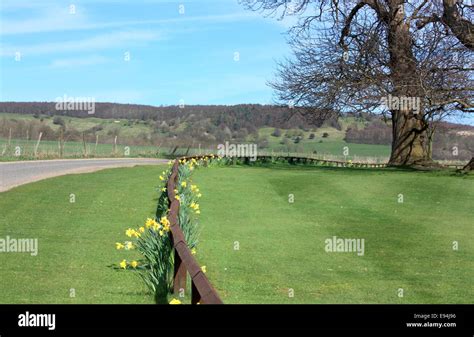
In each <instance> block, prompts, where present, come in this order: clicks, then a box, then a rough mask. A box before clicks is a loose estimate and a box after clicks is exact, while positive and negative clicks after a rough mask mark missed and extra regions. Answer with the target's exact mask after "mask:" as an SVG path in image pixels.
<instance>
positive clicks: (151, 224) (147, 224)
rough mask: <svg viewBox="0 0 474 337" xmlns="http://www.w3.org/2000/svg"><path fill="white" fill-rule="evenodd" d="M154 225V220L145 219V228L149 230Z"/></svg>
mask: <svg viewBox="0 0 474 337" xmlns="http://www.w3.org/2000/svg"><path fill="white" fill-rule="evenodd" d="M155 224H156V221H155V219H151V218H148V219H146V222H145V227H146V228H150V227H153V226H154V225H155Z"/></svg>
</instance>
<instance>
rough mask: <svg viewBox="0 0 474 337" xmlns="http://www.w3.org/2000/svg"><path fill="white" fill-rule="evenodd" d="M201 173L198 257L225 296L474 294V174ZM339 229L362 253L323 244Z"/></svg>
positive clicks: (303, 299) (329, 299)
mask: <svg viewBox="0 0 474 337" xmlns="http://www.w3.org/2000/svg"><path fill="white" fill-rule="evenodd" d="M194 181H195V182H196V183H197V184H198V185H199V186H200V188H201V191H202V194H203V197H202V200H201V202H200V203H201V209H202V214H201V223H202V233H201V242H200V244H199V245H198V259H199V260H200V263H201V264H202V265H206V266H207V273H208V276H209V277H210V280H211V282H212V283H213V285H214V286H215V287H216V288H217V290H218V291H219V293H220V294H221V296H222V298H223V300H224V302H226V303H473V301H474V287H473V284H472V280H473V279H474V260H473V258H472V257H473V256H474V227H473V205H474V179H473V176H472V175H471V176H468V177H459V176H455V175H454V173H449V172H444V173H427V172H413V171H392V170H389V169H385V170H362V169H343V168H341V169H336V168H302V167H292V168H290V167H288V166H279V167H275V168H271V169H270V168H262V167H225V168H209V169H202V170H198V171H197V172H196V173H195V175H194ZM289 194H294V203H289V202H288V195H289ZM399 194H403V198H404V200H403V201H404V202H403V203H399V202H398V195H399ZM333 236H337V237H338V238H357V239H364V240H365V254H364V255H363V256H357V255H356V253H341V252H338V253H328V252H326V251H325V239H327V238H332V237H333ZM453 241H457V242H458V244H459V249H458V250H457V251H456V250H453ZM237 244H238V245H239V247H238V248H239V250H234V245H237ZM400 288H402V289H403V297H398V291H399V289H400ZM292 291H293V292H294V297H290V296H289V295H291V292H292Z"/></svg>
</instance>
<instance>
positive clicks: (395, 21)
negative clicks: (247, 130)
mask: <svg viewBox="0 0 474 337" xmlns="http://www.w3.org/2000/svg"><path fill="white" fill-rule="evenodd" d="M243 2H244V3H245V5H246V6H247V7H248V8H250V9H253V10H260V11H264V12H266V13H267V14H269V15H276V16H279V18H283V17H285V16H287V15H298V17H299V21H298V24H297V25H295V27H293V28H292V29H291V30H290V40H289V42H290V44H291V46H292V48H293V52H294V56H293V57H292V58H290V59H287V60H285V61H283V62H281V63H280V64H279V67H278V73H279V80H278V81H277V82H274V83H272V85H273V87H274V88H275V89H276V90H277V93H278V98H279V99H280V100H281V101H283V102H288V101H291V102H293V103H294V104H295V106H302V107H306V108H307V109H308V110H309V111H312V112H313V113H314V112H316V111H320V110H323V111H338V112H340V113H343V112H349V111H360V112H367V111H370V112H375V113H381V114H383V115H384V116H386V117H387V118H391V123H392V153H391V156H390V161H389V163H390V164H391V165H395V166H401V165H433V162H432V160H431V151H430V140H431V137H432V134H433V132H434V129H435V126H434V124H433V122H434V121H437V120H439V118H440V117H445V116H447V115H450V114H455V113H467V112H473V111H474V103H473V102H472V97H473V93H474V84H473V70H474V64H473V60H474V59H473V56H474V55H473V52H472V50H471V49H472V44H471V42H469V41H471V40H470V39H471V38H472V23H471V22H472V17H473V11H472V7H467V6H464V5H463V3H462V1H458V2H457V3H453V1H452V0H444V1H442V0H437V1H435V0H433V1H429V0H414V1H410V3H408V2H407V1H406V0H365V1H355V0H293V1H288V0H260V1H259V0H245V1H243ZM453 6H454V8H453ZM463 15H464V16H463ZM469 25H470V26H469ZM461 26H462V27H461ZM465 27H467V28H465Z"/></svg>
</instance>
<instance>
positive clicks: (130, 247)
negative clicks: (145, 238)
mask: <svg viewBox="0 0 474 337" xmlns="http://www.w3.org/2000/svg"><path fill="white" fill-rule="evenodd" d="M133 248H134V247H133V243H132V242H131V241H127V242H125V250H130V249H133Z"/></svg>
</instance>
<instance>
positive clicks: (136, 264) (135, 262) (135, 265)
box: [130, 260, 138, 268]
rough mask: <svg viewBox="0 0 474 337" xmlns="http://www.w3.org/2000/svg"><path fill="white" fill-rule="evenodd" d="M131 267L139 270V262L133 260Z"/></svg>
mask: <svg viewBox="0 0 474 337" xmlns="http://www.w3.org/2000/svg"><path fill="white" fill-rule="evenodd" d="M130 265H131V266H132V268H137V266H138V262H137V261H135V260H133V261H132V262H131V263H130Z"/></svg>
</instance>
